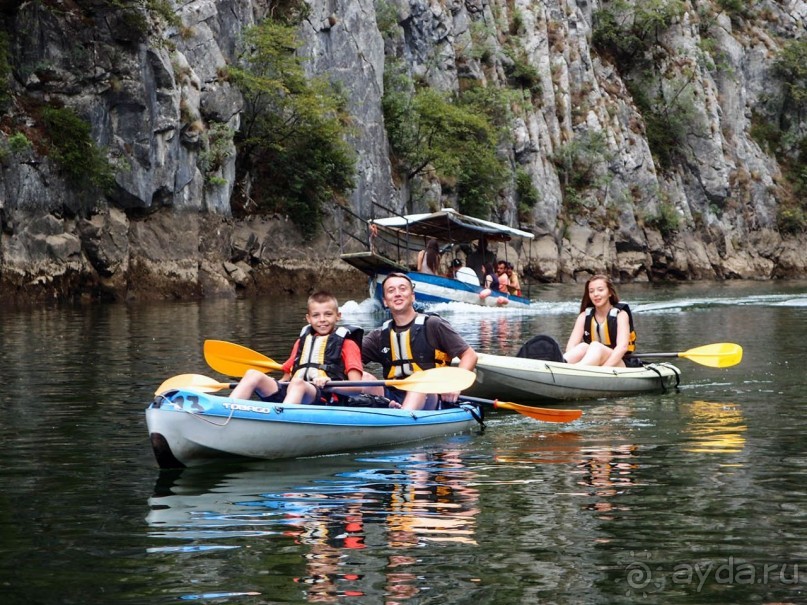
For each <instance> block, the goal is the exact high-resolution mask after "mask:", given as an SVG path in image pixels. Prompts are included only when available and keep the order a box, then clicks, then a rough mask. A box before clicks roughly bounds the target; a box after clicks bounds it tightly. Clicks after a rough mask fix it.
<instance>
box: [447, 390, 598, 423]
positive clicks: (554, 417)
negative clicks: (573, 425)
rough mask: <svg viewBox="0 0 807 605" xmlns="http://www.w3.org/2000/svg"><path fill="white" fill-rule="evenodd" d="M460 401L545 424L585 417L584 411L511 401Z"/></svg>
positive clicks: (472, 398) (469, 399)
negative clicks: (516, 413) (510, 411)
mask: <svg viewBox="0 0 807 605" xmlns="http://www.w3.org/2000/svg"><path fill="white" fill-rule="evenodd" d="M460 401H468V402H470V403H481V404H485V405H492V406H493V407H494V408H502V409H504V410H512V411H514V412H518V413H519V414H522V415H524V416H529V417H530V418H533V419H535V420H542V421H543V422H572V421H573V420H577V419H578V418H580V416H582V415H583V411H582V410H556V409H553V408H539V407H534V406H531V405H521V404H518V403H513V402H511V401H499V400H497V399H482V398H481V397H470V396H468V395H460Z"/></svg>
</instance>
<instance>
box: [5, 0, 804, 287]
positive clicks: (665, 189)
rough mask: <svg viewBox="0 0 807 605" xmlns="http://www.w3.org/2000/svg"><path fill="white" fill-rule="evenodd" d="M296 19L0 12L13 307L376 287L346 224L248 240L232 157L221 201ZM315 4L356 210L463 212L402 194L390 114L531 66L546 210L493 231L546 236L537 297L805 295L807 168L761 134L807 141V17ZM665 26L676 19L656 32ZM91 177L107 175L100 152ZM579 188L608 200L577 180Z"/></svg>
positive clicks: (229, 12) (678, 8) (255, 1)
mask: <svg viewBox="0 0 807 605" xmlns="http://www.w3.org/2000/svg"><path fill="white" fill-rule="evenodd" d="M283 4H288V1H287V2H270V1H266V0H218V1H214V0H187V1H180V0H129V1H126V0H116V1H112V0H87V1H79V0H37V1H26V2H18V1H13V0H5V1H3V2H2V3H0V10H2V12H1V13H0V15H1V16H2V26H3V27H2V30H3V32H4V40H5V44H4V47H5V48H4V49H2V50H3V53H2V54H3V55H4V57H3V61H2V62H3V63H4V65H3V66H0V67H3V72H4V74H2V75H4V76H5V78H6V81H7V85H6V86H5V88H4V91H3V96H4V101H5V112H4V115H3V116H2V120H1V121H0V131H2V138H1V139H0V161H1V166H2V171H1V172H0V222H1V223H2V231H0V300H14V299H17V300H31V299H46V298H66V297H74V296H86V297H90V298H106V299H125V298H146V297H179V298H189V297H200V296H210V295H236V294H238V293H243V292H247V293H249V292H260V291H264V290H273V289H274V290H284V289H285V290H289V291H297V292H305V291H307V290H308V289H310V288H311V287H312V285H323V286H329V285H333V284H336V283H341V284H344V283H345V280H346V279H347V280H349V281H351V282H353V283H355V284H361V283H362V281H363V278H362V277H361V276H360V275H358V274H357V273H356V272H355V271H354V270H352V269H350V268H349V267H347V266H346V265H343V264H342V263H341V262H340V261H338V253H339V241H340V236H339V233H338V226H339V225H340V224H342V222H341V221H342V219H341V215H338V214H335V215H334V216H333V217H331V218H330V219H328V220H326V221H325V222H324V224H323V230H322V233H321V235H320V236H319V237H318V238H317V239H315V240H314V241H313V242H305V241H303V239H302V238H301V237H300V236H299V235H298V234H297V233H296V230H295V229H294V228H293V227H292V226H291V225H290V223H289V222H288V221H287V220H285V217H283V216H265V217H249V218H241V219H237V220H236V219H234V218H233V216H232V212H231V207H230V200H231V196H232V194H233V191H234V189H235V188H236V187H238V186H239V183H238V182H237V176H236V171H235V166H236V159H235V156H236V150H235V148H234V147H232V141H231V140H230V141H228V140H225V141H224V146H225V152H224V153H221V152H220V157H222V158H224V159H223V160H222V161H221V162H220V163H218V164H217V165H216V167H215V175H214V177H215V178H210V176H211V175H210V174H209V173H210V166H209V162H206V160H205V158H206V157H208V156H209V153H210V149H211V146H212V145H213V137H214V133H216V132H233V131H236V130H237V129H238V128H239V125H240V118H241V114H242V111H243V102H242V96H241V94H240V92H239V91H238V90H236V89H235V87H234V86H233V85H232V84H231V83H230V82H229V81H228V79H227V78H226V77H225V76H224V74H225V71H226V69H225V68H226V67H227V66H228V65H230V64H232V63H233V62H234V61H235V60H236V59H237V56H238V53H239V52H240V45H241V43H242V42H241V40H242V33H243V32H244V30H245V28H247V27H249V26H250V25H253V24H255V23H257V22H259V21H260V20H262V19H264V18H266V17H267V16H271V15H272V13H273V11H274V10H276V9H278V8H279V7H280V6H281V5H283ZM305 5H306V6H305V9H306V10H305V11H304V13H303V14H304V19H303V20H302V23H301V24H300V25H299V34H300V39H301V40H302V46H301V48H300V49H299V52H300V53H301V54H302V55H303V56H305V57H306V59H307V61H306V69H307V70H308V71H309V73H310V74H312V75H313V74H325V75H327V76H328V77H329V78H330V79H331V80H332V81H335V82H340V83H341V84H342V90H343V91H344V92H345V95H346V99H347V105H348V109H349V111H350V114H351V117H352V128H351V131H350V135H349V136H350V141H349V142H350V143H351V145H352V146H353V147H354V148H355V150H356V151H357V158H358V160H357V168H356V178H355V182H356V187H355V189H354V190H353V192H352V194H351V196H350V199H349V200H347V204H348V206H349V208H350V209H352V211H353V212H354V213H356V214H358V215H359V216H362V217H370V216H378V215H379V214H380V211H379V206H378V205H377V204H381V205H383V206H386V207H389V208H394V209H396V210H400V211H412V210H422V209H426V208H430V207H435V206H439V205H454V204H455V202H456V200H455V198H454V196H455V193H454V192H452V191H450V190H445V191H444V190H443V189H442V184H441V182H440V181H439V180H438V179H430V178H429V177H428V176H420V177H417V178H418V179H420V180H421V181H422V182H421V183H419V187H418V190H419V191H426V192H428V193H427V194H425V195H421V196H419V197H415V196H412V194H411V191H412V188H411V186H412V184H411V183H407V182H402V180H401V179H400V178H399V177H400V175H398V174H397V173H396V170H395V166H394V165H393V164H392V163H391V160H390V149H389V142H388V140H387V132H386V130H385V124H384V116H383V112H382V104H381V101H382V95H383V93H384V78H383V76H384V70H385V66H387V65H389V64H390V62H391V61H393V60H396V61H403V62H404V63H405V65H406V66H407V69H408V70H409V72H410V74H412V76H413V77H416V78H419V79H420V80H421V81H425V82H428V84H429V85H430V86H432V87H434V88H436V89H439V90H444V91H460V90H461V89H463V87H465V86H467V83H468V82H469V81H473V82H475V83H476V84H479V85H483V86H486V87H502V88H507V87H509V88H513V87H514V76H513V73H514V66H515V67H519V68H520V69H522V70H527V73H528V74H529V93H528V94H527V93H525V94H524V99H526V100H527V102H521V103H518V104H517V105H516V106H514V108H513V112H512V114H511V115H508V116H507V119H508V120H509V122H508V124H509V127H508V129H509V135H510V136H509V137H508V140H507V143H506V144H505V145H503V146H502V149H500V150H499V151H500V153H501V154H503V155H504V156H506V157H507V158H508V159H509V162H510V163H511V164H512V165H513V166H514V167H517V168H518V170H520V171H521V172H523V173H525V174H527V175H528V176H529V180H530V182H531V184H532V187H533V188H534V190H535V191H536V192H537V202H536V203H534V204H533V205H532V206H530V207H529V208H528V209H526V210H525V208H524V207H523V206H521V207H520V206H519V200H518V195H517V193H516V191H515V188H514V187H508V188H506V190H505V191H503V192H502V195H501V198H500V200H499V203H497V204H496V205H494V207H493V211H492V217H491V218H492V219H493V220H497V221H500V222H506V223H509V224H513V225H516V224H517V225H518V226H520V227H521V228H526V229H530V230H532V231H533V232H535V233H536V242H535V243H534V244H533V246H532V249H531V250H530V254H531V261H529V263H528V260H527V251H526V250H516V251H514V253H516V254H518V255H519V260H520V263H521V268H522V270H524V271H525V272H527V273H528V274H529V275H531V276H532V277H533V278H534V279H539V280H543V281H567V280H573V279H576V278H578V277H580V276H587V275H589V274H591V273H593V272H606V273H609V274H611V275H613V276H615V277H618V278H619V279H622V280H653V279H664V278H672V279H724V278H754V279H770V278H791V277H800V276H804V274H805V267H806V266H807V254H806V253H805V251H804V250H805V245H804V244H805V237H804V235H803V230H802V225H801V223H800V222H798V221H796V223H795V226H793V223H792V221H791V223H789V225H790V228H787V229H786V228H783V221H782V208H783V206H784V205H788V206H787V207H788V208H789V210H790V211H792V212H791V215H788V216H792V213H793V212H795V216H796V217H800V216H801V215H800V214H799V212H802V210H803V208H802V207H801V205H800V202H799V200H798V199H795V202H794V198H798V193H799V189H798V187H794V185H793V182H792V179H790V180H788V175H787V168H788V166H787V163H788V161H789V160H788V157H790V158H793V157H795V156H794V155H793V154H791V156H787V155H786V154H785V155H777V154H776V153H774V151H772V150H771V149H770V148H769V147H766V145H764V144H763V142H761V139H760V137H759V136H752V135H753V134H754V127H755V126H758V125H759V123H760V120H759V116H767V122H766V123H778V124H783V123H786V124H787V129H786V133H785V134H787V135H789V136H791V137H798V136H804V131H805V124H804V122H803V121H801V113H802V111H801V110H800V108H798V107H796V108H795V109H794V108H793V107H792V106H791V107H788V106H787V104H779V105H777V104H776V103H775V102H774V100H775V99H778V98H787V94H786V93H787V89H786V87H787V86H788V85H789V83H788V82H787V81H786V79H783V78H782V77H781V75H780V74H777V72H776V68H777V61H778V58H779V57H781V55H782V52H783V49H784V48H786V46H787V44H788V43H790V42H792V41H794V40H796V41H798V40H800V38H801V37H802V36H803V35H804V33H805V20H807V4H805V3H804V2H801V1H798V0H794V1H788V2H773V1H757V2H746V3H740V4H739V5H736V3H733V2H730V1H729V0H719V1H694V2H682V1H680V0H669V1H668V2H665V1H663V0H648V1H647V2H639V3H637V4H635V5H634V4H633V3H632V2H624V1H618V2H597V1H591V0H568V1H567V0H542V1H541V2H536V1H535V0H465V1H461V0H431V1H429V0H376V1H372V0H308V1H307V2H305ZM636 7H641V8H642V9H643V10H650V11H651V12H650V13H649V14H644V15H641V16H642V17H643V18H648V22H649V23H652V25H653V29H652V31H651V32H650V34H647V32H644V33H645V34H647V35H646V37H644V38H642V37H641V36H640V38H641V40H642V42H643V43H644V44H645V46H644V47H642V48H641V49H640V52H641V54H642V57H643V59H644V60H643V62H642V63H641V65H639V64H638V63H637V62H636V61H635V56H636V54H635V53H634V55H633V56H632V57H631V61H627V60H626V59H625V58H624V57H620V56H619V52H616V51H613V49H614V48H617V51H618V50H620V48H621V47H618V42H619V40H617V42H613V41H612V42H610V43H609V42H608V41H607V40H606V42H602V39H603V35H604V32H605V30H604V29H603V28H602V27H599V28H598V23H599V24H601V23H602V20H603V18H604V16H609V15H610V16H617V17H618V16H623V17H624V16H628V17H631V18H632V19H633V20H634V21H633V23H634V24H635V23H636V20H637V12H636V11H637V9H636ZM653 11H656V12H653ZM656 13H658V14H661V15H663V17H664V18H663V19H659V20H658V21H656V22H653V21H652V19H651V18H652V17H653V16H654V15H655V14H656ZM648 15H649V16H648ZM620 27H622V28H623V29H621V30H618V31H623V32H624V31H628V30H626V29H624V27H625V26H624V24H620ZM634 33H635V32H634ZM651 34H652V35H651ZM598 41H599V42H598ZM609 44H610V46H609ZM615 44H616V46H615ZM609 49H610V50H609ZM622 50H624V49H622ZM648 66H649V67H648ZM648 74H651V75H652V76H653V77H652V78H651V79H650V80H649V81H648V82H647V84H646V87H645V83H644V81H643V80H642V78H643V77H645V76H647V75H648ZM516 82H518V80H516ZM520 86H521V88H522V89H523V88H524V85H523V78H522V80H521V84H520ZM651 88H652V95H651V94H650V89H651ZM522 92H524V91H523V90H522ZM645 92H647V94H648V96H651V97H652V98H653V99H654V102H653V103H648V102H647V100H646V99H644V93H645ZM637 95H640V96H642V98H639V97H638V96H637ZM53 107H56V108H59V109H69V110H70V112H72V113H71V114H70V115H75V116H78V117H79V118H81V119H82V120H83V122H84V123H86V124H89V125H90V129H89V135H90V137H91V139H92V141H93V142H94V144H95V145H96V146H97V149H100V150H102V152H103V154H104V157H105V158H106V159H108V160H109V161H110V162H111V165H112V166H113V174H112V175H111V176H110V178H111V179H112V186H111V187H105V188H103V189H102V188H99V187H96V186H94V184H93V183H88V182H84V181H86V179H80V178H79V179H77V178H76V176H75V173H71V172H70V169H69V165H66V164H65V161H64V158H65V156H66V155H67V154H68V153H69V152H70V149H69V147H68V146H67V144H68V143H69V142H71V141H72V140H74V139H76V140H77V139H79V138H80V137H79V135H77V134H76V132H77V131H76V130H75V129H74V130H70V129H69V128H68V129H64V128H63V129H62V130H61V131H58V132H59V133H61V134H56V135H55V134H54V132H55V130H54V127H53V124H56V123H57V122H55V118H56V117H59V116H61V115H62V114H54V112H52V111H51V112H50V113H48V109H47V108H53ZM649 107H654V108H656V109H655V113H653V112H652V111H649V110H648V108H649ZM659 107H661V108H662V109H663V112H662V113H663V115H664V116H665V117H666V118H668V120H667V121H666V122H664V123H663V124H666V125H667V128H666V130H667V132H664V130H665V129H664V128H662V129H661V130H662V134H666V135H675V138H674V139H673V142H672V143H671V144H670V148H671V149H672V151H673V152H674V156H673V157H672V158H666V160H665V158H663V157H660V156H659V150H660V149H667V148H664V147H659V145H658V143H657V139H658V128H657V126H658V124H657V122H652V123H651V118H653V117H654V116H656V117H657V116H658V115H659V111H658V108H659ZM673 114H674V117H677V118H678V120H677V121H671V120H670V119H669V118H670V116H673ZM62 117H63V116H62ZM671 125H675V128H673V127H672V126H671ZM653 127H655V130H654V128H653ZM673 131H674V132H673ZM79 134H80V132H79ZM65 139H67V142H66V141H65ZM595 143H596V144H595ZM217 145H219V148H220V147H221V142H220V141H219V142H218V143H217ZM595 148H596V154H594V155H592V152H593V150H594V149H595ZM73 151H75V150H73ZM85 156H86V157H85ZM71 157H74V156H71ZM78 158H79V159H86V160H87V161H89V160H90V159H92V153H91V150H90V151H86V152H84V153H83V152H82V151H81V150H79V153H78ZM575 171H577V172H583V173H585V176H586V178H585V179H583V180H582V181H581V180H580V179H578V180H575V179H573V178H570V177H574V176H575V174H574V172H575ZM84 174H86V173H84ZM577 176H579V175H577ZM794 204H795V205H794ZM335 207H336V206H335ZM351 228H353V229H357V226H356V224H355V221H354V222H353V224H352V227H351Z"/></svg>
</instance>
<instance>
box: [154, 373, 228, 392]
mask: <svg viewBox="0 0 807 605" xmlns="http://www.w3.org/2000/svg"><path fill="white" fill-rule="evenodd" d="M231 387H232V385H231V384H230V383H229V382H217V381H216V380H213V379H212V378H208V377H207V376H203V375H202V374H179V375H178V376H172V377H171V378H169V379H168V380H166V381H165V382H163V383H162V384H161V385H160V386H159V387H157V390H156V391H154V394H155V395H159V394H160V393H165V392H166V391H173V390H176V389H192V390H194V391H201V392H202V393H214V392H215V391H220V390H221V389H228V388H231Z"/></svg>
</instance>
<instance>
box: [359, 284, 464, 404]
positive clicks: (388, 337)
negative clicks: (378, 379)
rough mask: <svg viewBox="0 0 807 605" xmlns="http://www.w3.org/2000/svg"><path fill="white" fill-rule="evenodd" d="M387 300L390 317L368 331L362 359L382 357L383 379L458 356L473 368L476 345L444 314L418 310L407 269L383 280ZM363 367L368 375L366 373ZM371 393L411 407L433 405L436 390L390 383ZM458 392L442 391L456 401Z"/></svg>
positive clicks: (448, 398) (445, 398) (427, 367)
mask: <svg viewBox="0 0 807 605" xmlns="http://www.w3.org/2000/svg"><path fill="white" fill-rule="evenodd" d="M381 290H382V293H383V299H384V306H386V307H387V308H388V309H389V311H390V314H391V315H392V319H389V320H387V321H385V322H384V324H383V325H381V327H379V328H376V329H375V330H373V331H372V332H370V333H369V334H368V335H367V336H366V337H365V338H364V342H363V343H362V361H363V362H364V363H369V362H376V363H380V364H381V367H382V369H383V372H384V379H386V380H392V379H401V378H406V377H407V376H411V375H412V374H414V373H415V372H421V371H423V370H428V369H430V368H435V367H439V366H444V365H447V364H450V363H451V360H452V359H453V358H454V357H458V358H459V360H460V362H459V367H461V368H464V369H466V370H473V369H474V368H475V367H476V359H477V355H476V351H474V350H473V349H472V348H471V346H470V345H469V344H468V343H467V342H465V340H464V339H463V338H462V336H460V335H459V334H457V332H456V330H454V328H452V327H451V324H449V323H448V322H447V321H446V320H444V319H442V318H441V317H438V316H436V315H427V314H423V313H418V312H417V311H415V306H414V305H415V285H414V283H413V282H412V280H410V279H409V277H408V276H407V275H406V274H404V273H390V274H389V275H387V276H386V277H385V278H384V281H383V282H382V283H381ZM368 376H369V375H368V374H366V373H365V379H367V378H368ZM365 392H367V393H370V394H373V395H384V396H386V397H388V398H389V399H391V400H392V402H393V403H392V404H391V407H402V408H404V409H407V410H420V409H434V408H436V407H437V402H438V400H437V396H436V395H427V394H425V393H415V392H412V391H410V392H403V391H400V390H398V389H394V388H390V387H387V388H386V389H384V388H383V387H374V388H370V389H368V388H365ZM457 397H459V393H448V394H445V395H442V400H443V401H446V402H454V401H456V400H457Z"/></svg>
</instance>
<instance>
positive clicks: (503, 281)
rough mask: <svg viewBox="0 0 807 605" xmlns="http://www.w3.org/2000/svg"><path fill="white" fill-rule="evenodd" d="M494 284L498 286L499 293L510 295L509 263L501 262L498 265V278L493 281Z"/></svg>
mask: <svg viewBox="0 0 807 605" xmlns="http://www.w3.org/2000/svg"><path fill="white" fill-rule="evenodd" d="M493 283H494V284H497V287H498V289H499V292H504V293H505V294H509V293H510V279H509V278H508V277H507V262H505V261H503V260H500V261H499V262H498V263H496V276H495V277H494V280H493Z"/></svg>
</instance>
